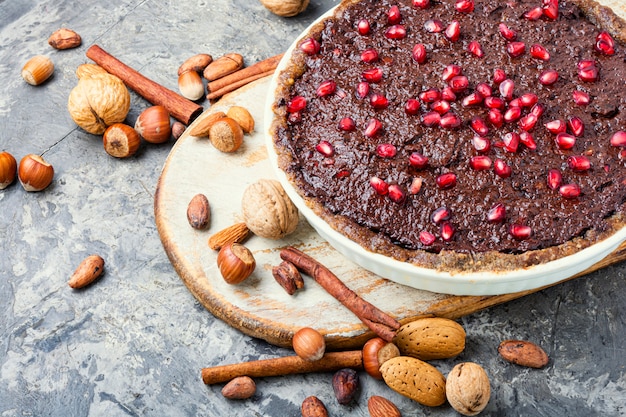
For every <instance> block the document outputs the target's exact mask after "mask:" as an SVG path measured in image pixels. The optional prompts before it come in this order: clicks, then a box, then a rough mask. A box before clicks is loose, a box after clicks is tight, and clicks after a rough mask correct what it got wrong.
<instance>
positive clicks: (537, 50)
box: [530, 43, 550, 61]
mask: <svg viewBox="0 0 626 417" xmlns="http://www.w3.org/2000/svg"><path fill="white" fill-rule="evenodd" d="M530 56H532V57H533V58H537V59H540V60H542V61H549V60H550V53H549V52H548V50H547V49H546V48H544V47H543V46H541V45H539V44H538V43H536V44H534V45H532V46H531V47H530Z"/></svg>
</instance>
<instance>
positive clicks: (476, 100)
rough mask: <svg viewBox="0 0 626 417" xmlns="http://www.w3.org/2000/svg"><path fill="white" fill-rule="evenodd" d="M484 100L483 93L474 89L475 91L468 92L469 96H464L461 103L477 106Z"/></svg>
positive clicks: (464, 105) (465, 105)
mask: <svg viewBox="0 0 626 417" xmlns="http://www.w3.org/2000/svg"><path fill="white" fill-rule="evenodd" d="M482 102H483V96H482V94H480V93H479V92H478V91H474V92H473V93H471V94H468V95H467V96H465V97H464V98H463V101H461V105H463V107H472V106H477V105H479V104H480V103H482Z"/></svg>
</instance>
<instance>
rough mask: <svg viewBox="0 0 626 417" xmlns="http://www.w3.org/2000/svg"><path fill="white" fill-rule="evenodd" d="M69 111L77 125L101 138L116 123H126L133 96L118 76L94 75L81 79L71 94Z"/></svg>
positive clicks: (68, 105) (68, 103) (68, 102)
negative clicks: (131, 96)
mask: <svg viewBox="0 0 626 417" xmlns="http://www.w3.org/2000/svg"><path fill="white" fill-rule="evenodd" d="M67 109H68V110H69V112H70V116H72V119H73V120H74V122H75V123H76V124H77V125H78V126H80V127H82V128H83V129H84V130H86V131H87V132H89V133H93V134H94V135H101V134H102V133H104V131H105V130H106V128H107V127H109V126H110V125H112V124H113V123H121V122H123V121H124V119H125V118H126V115H127V114H128V110H129V109H130V93H129V92H128V88H126V86H125V85H124V83H123V82H122V80H120V79H119V78H117V77H116V76H114V75H111V74H108V73H106V74H93V75H92V76H89V77H83V78H80V79H79V80H78V84H77V85H76V87H74V88H73V89H72V91H71V92H70V96H69V99H68V101H67Z"/></svg>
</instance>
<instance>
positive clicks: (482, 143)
mask: <svg viewBox="0 0 626 417" xmlns="http://www.w3.org/2000/svg"><path fill="white" fill-rule="evenodd" d="M472 145H474V149H476V151H477V152H481V153H486V152H489V149H491V142H490V141H489V139H487V138H486V137H484V136H478V135H474V137H473V138H472Z"/></svg>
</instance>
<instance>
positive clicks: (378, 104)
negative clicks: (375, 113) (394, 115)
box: [370, 94, 389, 109]
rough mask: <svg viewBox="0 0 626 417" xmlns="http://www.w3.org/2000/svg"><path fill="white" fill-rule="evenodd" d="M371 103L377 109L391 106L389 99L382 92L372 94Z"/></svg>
mask: <svg viewBox="0 0 626 417" xmlns="http://www.w3.org/2000/svg"><path fill="white" fill-rule="evenodd" d="M370 104H371V105H372V107H374V108H375V109H386V108H387V106H389V100H388V99H387V97H385V96H383V95H382V94H372V95H371V96H370Z"/></svg>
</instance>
